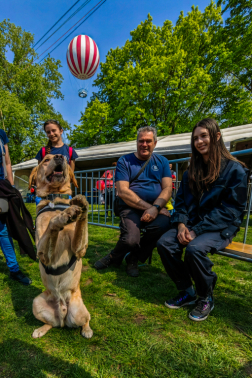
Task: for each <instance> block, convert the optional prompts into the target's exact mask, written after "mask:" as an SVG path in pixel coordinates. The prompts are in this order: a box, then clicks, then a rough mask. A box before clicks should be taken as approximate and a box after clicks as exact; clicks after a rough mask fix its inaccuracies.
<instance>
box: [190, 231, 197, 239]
mask: <svg viewBox="0 0 252 378" xmlns="http://www.w3.org/2000/svg"><path fill="white" fill-rule="evenodd" d="M190 236H191V238H192V240H193V239H195V238H196V236H197V235H196V234H195V232H194V231H190Z"/></svg>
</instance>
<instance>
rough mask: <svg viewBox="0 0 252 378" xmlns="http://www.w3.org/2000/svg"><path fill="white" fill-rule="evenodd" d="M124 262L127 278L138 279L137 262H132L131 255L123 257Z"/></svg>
mask: <svg viewBox="0 0 252 378" xmlns="http://www.w3.org/2000/svg"><path fill="white" fill-rule="evenodd" d="M125 261H126V263H127V268H126V272H127V274H128V276H130V277H138V276H139V270H138V264H137V261H134V260H132V256H131V254H130V253H129V254H127V256H126V257H125Z"/></svg>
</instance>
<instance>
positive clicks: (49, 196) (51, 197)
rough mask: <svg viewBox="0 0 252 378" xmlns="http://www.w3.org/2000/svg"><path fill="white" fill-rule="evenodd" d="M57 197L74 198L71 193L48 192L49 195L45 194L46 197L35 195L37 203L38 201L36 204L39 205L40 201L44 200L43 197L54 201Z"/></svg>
mask: <svg viewBox="0 0 252 378" xmlns="http://www.w3.org/2000/svg"><path fill="white" fill-rule="evenodd" d="M55 198H63V199H72V198H73V197H72V196H70V194H61V193H59V194H48V196H45V197H37V196H36V197H35V203H36V206H38V204H39V203H40V201H42V200H43V199H47V200H50V201H53V200H55Z"/></svg>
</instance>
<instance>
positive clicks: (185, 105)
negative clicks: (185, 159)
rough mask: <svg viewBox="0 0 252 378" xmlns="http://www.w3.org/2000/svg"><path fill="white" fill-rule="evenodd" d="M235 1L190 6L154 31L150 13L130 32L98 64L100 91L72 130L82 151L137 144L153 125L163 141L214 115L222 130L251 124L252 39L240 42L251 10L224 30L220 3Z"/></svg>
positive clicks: (238, 15)
mask: <svg viewBox="0 0 252 378" xmlns="http://www.w3.org/2000/svg"><path fill="white" fill-rule="evenodd" d="M223 2H225V0H223ZM223 2H222V3H223ZM231 3H232V1H229V2H228V4H221V1H220V4H218V6H217V5H216V4H215V3H214V2H213V1H211V3H210V4H209V6H208V7H206V9H205V11H204V12H200V11H199V9H198V8H197V7H192V9H191V12H189V13H188V14H187V15H184V14H183V12H181V13H180V16H179V18H178V20H177V22H176V24H175V25H173V24H172V22H171V21H169V20H167V21H165V22H164V24H163V26H162V27H156V26H155V25H153V22H152V18H151V16H150V15H148V17H147V19H146V20H145V21H144V22H141V24H140V25H138V26H137V28H136V29H135V30H133V31H132V32H131V33H130V35H131V39H130V40H127V41H126V43H125V45H124V46H122V47H121V48H119V47H117V48H116V49H111V50H110V51H109V52H108V54H107V56H106V61H105V62H104V63H101V73H100V74H99V75H98V76H97V79H96V80H95V82H94V86H95V87H97V89H98V92H97V93H93V95H92V97H91V100H90V101H89V102H88V104H87V107H86V110H85V112H84V113H82V115H81V119H80V125H79V126H76V128H75V129H74V130H73V132H72V134H71V136H70V140H71V143H72V144H73V145H75V146H77V147H81V146H89V145H93V144H101V143H108V142H118V141H125V140H132V139H135V137H136V131H137V129H138V128H139V127H140V126H144V125H152V126H155V127H156V128H157V132H158V135H168V134H174V133H181V132H189V131H191V130H192V128H193V126H194V125H195V123H196V122H197V121H199V120H200V119H202V118H205V117H215V118H216V119H217V120H218V121H219V122H220V124H221V125H222V127H227V126H234V125H237V124H242V123H248V122H251V120H252V104H251V91H250V90H249V89H248V88H247V84H248V82H249V80H248V78H247V76H246V74H248V77H249V78H251V75H250V73H249V72H248V68H247V66H246V64H247V60H248V59H250V53H249V51H251V44H252V42H251V41H252V40H251V38H249V37H248V36H249V34H246V36H247V37H246V42H244V41H243V40H242V36H243V30H244V28H247V29H249V30H248V31H247V33H250V32H251V20H250V16H251V9H250V7H249V8H248V9H247V12H245V15H244V17H243V18H242V20H239V17H240V14H241V12H240V11H239V8H237V13H235V15H233V14H232V12H231V13H230V18H229V19H228V20H227V22H226V23H225V24H224V23H223V20H222V11H223V10H225V8H223V9H222V8H221V5H222V6H224V7H227V6H229V7H233V5H232V4H231ZM233 3H234V0H233ZM237 3H238V2H237ZM239 3H248V1H245V0H244V1H240V2H239ZM241 7H242V5H241ZM232 9H233V8H232ZM242 12H243V13H244V11H242ZM235 17H236V21H235V22H236V25H235V26H234V25H233V20H234V18H235ZM245 18H246V20H245ZM240 24H242V25H243V26H242V27H240V29H239V27H238V26H240ZM230 28H231V29H234V31H233V34H232V38H233V40H232V39H231V37H228V35H229V30H230ZM235 40H238V41H239V43H238V44H236V43H234V41H235ZM244 43H246V49H245V51H244V53H243V45H244ZM241 56H242V58H241ZM234 57H236V60H235V59H234ZM248 57H249V58H248ZM239 59H242V62H243V66H242V67H243V68H242V69H240V68H239ZM244 75H245V76H246V80H245V76H244ZM249 83H250V82H249Z"/></svg>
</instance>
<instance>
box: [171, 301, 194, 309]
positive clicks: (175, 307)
mask: <svg viewBox="0 0 252 378" xmlns="http://www.w3.org/2000/svg"><path fill="white" fill-rule="evenodd" d="M195 302H196V299H195V300H194V301H192V302H188V303H185V304H183V305H182V306H171V305H169V304H168V303H166V302H165V306H166V307H168V308H171V309H173V310H179V309H180V308H181V307H184V306H190V305H193V304H195Z"/></svg>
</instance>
